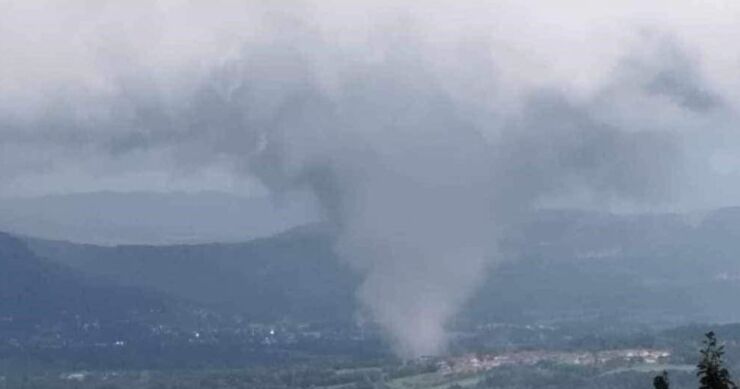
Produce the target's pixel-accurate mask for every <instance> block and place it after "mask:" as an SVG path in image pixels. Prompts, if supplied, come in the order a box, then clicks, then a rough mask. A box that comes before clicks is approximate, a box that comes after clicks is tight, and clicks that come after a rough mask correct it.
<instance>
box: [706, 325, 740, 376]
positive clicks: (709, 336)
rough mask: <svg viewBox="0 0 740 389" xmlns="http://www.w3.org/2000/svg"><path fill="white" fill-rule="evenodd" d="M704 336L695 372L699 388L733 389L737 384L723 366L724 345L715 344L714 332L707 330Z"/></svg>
mask: <svg viewBox="0 0 740 389" xmlns="http://www.w3.org/2000/svg"><path fill="white" fill-rule="evenodd" d="M704 336H706V339H704V342H703V343H704V348H703V349H701V361H700V362H699V364H698V365H697V368H698V369H699V370H698V371H697V373H696V375H697V376H698V377H700V379H699V383H700V384H701V385H700V386H699V389H735V388H737V386H736V385H735V383H734V382H732V379H731V377H730V372H729V371H728V370H727V369H726V368H725V367H724V362H723V361H722V356H723V355H724V354H725V347H724V346H722V345H718V344H717V338H716V337H715V336H714V332H713V331H710V332H707V333H706V334H705V335H704Z"/></svg>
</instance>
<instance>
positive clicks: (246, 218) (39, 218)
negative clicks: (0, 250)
mask: <svg viewBox="0 0 740 389" xmlns="http://www.w3.org/2000/svg"><path fill="white" fill-rule="evenodd" d="M316 217H317V216H316V210H315V208H314V207H313V206H312V203H311V199H310V198H308V197H307V196H303V195H291V196H284V197H283V198H279V199H276V198H275V197H274V196H273V197H265V196H256V197H246V196H240V195H234V194H228V193H223V192H208V191H205V192H194V193H187V192H167V193H157V192H89V193H70V194H61V195H46V196H39V197H16V198H2V199H1V201H0V230H3V231H7V232H12V233H16V234H20V235H28V236H34V237H41V238H47V239H54V240H64V241H71V242H83V243H95V244H101V245H112V244H177V243H207V242H215V241H218V242H225V241H226V242H228V241H236V242H239V241H245V240H249V239H253V238H258V237H264V236H269V235H273V234H275V233H278V232H281V231H284V230H286V229H288V228H291V227H295V226H297V225H300V224H305V223H309V222H311V221H313V220H315V219H316Z"/></svg>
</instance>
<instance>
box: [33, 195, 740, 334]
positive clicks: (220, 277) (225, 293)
mask: <svg viewBox="0 0 740 389" xmlns="http://www.w3.org/2000/svg"><path fill="white" fill-rule="evenodd" d="M333 239H334V235H333V231H332V229H330V228H328V227H327V226H325V225H320V224H312V225H307V226H304V227H300V228H296V229H293V230H291V231H288V232H285V233H282V234H278V235H276V236H273V237H270V238H263V239H257V240H253V241H249V242H245V243H212V244H196V245H175V246H159V247H155V246H143V245H138V246H126V245H123V246H115V247H102V246H95V245H79V244H70V243H65V242H55V241H46V240H39V239H29V240H28V243H29V246H30V247H31V248H32V250H33V251H34V252H35V253H36V254H38V255H39V256H42V257H46V258H50V259H52V260H54V261H58V262H60V263H63V264H65V265H67V266H70V267H73V268H75V269H78V270H80V271H82V272H83V273H86V274H88V275H92V276H96V277H103V278H105V279H108V280H109V281H111V282H114V283H116V284H119V285H126V286H133V287H145V288H152V289H155V290H158V291H161V292H164V293H168V294H172V295H174V296H178V297H181V298H184V299H188V300H190V301H194V302H197V303H199V304H204V305H205V306H208V307H212V308H215V309H221V310H225V311H229V312H239V313H241V314H244V315H245V316H246V317H248V318H250V319H252V320H256V321H273V320H281V319H288V320H297V321H340V322H347V321H352V320H354V319H355V318H356V317H357V316H356V315H357V310H358V307H357V306H356V300H355V298H354V293H355V291H356V289H357V287H358V285H359V283H360V281H361V279H360V277H359V276H358V275H357V274H355V273H354V272H353V271H352V270H351V269H350V268H349V267H348V266H346V265H345V264H344V263H343V262H342V261H341V260H340V259H339V258H337V257H336V254H335V253H334V251H333ZM739 249H740V209H736V208H726V209H719V210H716V211H713V212H709V213H707V214H706V215H703V216H702V217H697V216H686V215H678V214H648V215H613V214H608V213H598V212H587V211H555V210H552V211H540V212H537V213H535V214H533V215H531V217H530V219H529V220H526V221H525V222H524V223H523V227H522V228H521V229H519V230H517V231H516V233H514V232H512V233H509V234H508V235H507V238H506V239H505V240H504V242H502V244H501V254H500V255H502V256H503V257H504V258H505V259H506V261H505V262H504V263H503V264H502V265H501V266H499V267H498V268H496V269H491V271H490V272H489V273H488V275H487V279H486V282H485V283H484V285H483V286H482V287H481V288H480V289H479V290H478V291H477V292H476V294H475V295H474V296H473V298H472V300H471V301H470V303H469V304H468V305H467V309H466V310H465V311H464V314H463V315H460V317H459V318H458V319H457V320H456V321H458V322H467V321H475V322H480V321H502V322H507V321H516V322H522V321H523V322H531V321H569V320H584V319H594V320H611V321H615V320H617V321H618V320H625V321H632V322H641V323H653V324H664V325H673V324H679V323H687V322H693V321H710V322H723V321H731V320H738V319H740V310H738V308H740V306H738V303H737V301H736V299H735V296H737V294H738V293H740V266H738V265H737V264H736V261H735V254H734V253H736V252H738V250H739Z"/></svg>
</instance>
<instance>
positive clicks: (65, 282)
mask: <svg viewBox="0 0 740 389" xmlns="http://www.w3.org/2000/svg"><path fill="white" fill-rule="evenodd" d="M0 269H1V270H2V271H0V329H2V331H3V335H6V336H7V335H8V334H9V333H15V332H17V333H27V332H32V331H34V330H37V329H38V328H42V327H43V328H52V327H53V328H62V327H75V328H76V327H80V326H82V324H83V323H92V322H94V323H97V324H101V323H103V324H106V323H107V324H110V323H118V324H120V323H123V322H127V323H133V322H136V321H141V320H144V319H147V320H163V319H164V318H165V317H169V316H170V315H174V314H176V312H174V310H176V309H178V308H177V307H178V304H179V303H177V300H176V299H174V298H170V297H166V296H164V295H163V294H161V293H159V292H155V291H146V290H143V289H141V288H132V287H125V286H120V285H116V284H111V283H105V282H101V281H100V280H96V279H94V278H92V277H90V276H87V275H83V274H80V273H79V272H78V271H75V270H73V269H71V268H68V267H67V266H65V265H62V264H59V263H55V262H50V261H48V260H46V259H42V258H40V257H38V256H37V255H35V254H34V253H33V252H31V251H30V250H29V249H28V247H27V246H26V244H25V243H24V242H22V241H21V240H19V239H17V238H14V237H12V236H10V235H7V234H4V233H0Z"/></svg>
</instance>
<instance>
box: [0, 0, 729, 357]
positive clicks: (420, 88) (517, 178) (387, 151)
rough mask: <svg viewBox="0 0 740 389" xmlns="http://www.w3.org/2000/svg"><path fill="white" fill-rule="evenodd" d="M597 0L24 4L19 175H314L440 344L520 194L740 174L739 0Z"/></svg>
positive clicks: (647, 192)
mask: <svg viewBox="0 0 740 389" xmlns="http://www.w3.org/2000/svg"><path fill="white" fill-rule="evenodd" d="M597 3H599V2H589V3H588V4H576V3H575V2H574V3H573V5H572V7H568V6H559V7H557V8H552V5H549V4H548V3H547V2H524V3H522V2H511V3H509V2H500V3H497V5H495V6H491V5H484V4H473V3H465V4H462V5H456V6H450V5H442V4H436V5H435V4H433V3H426V2H425V3H424V4H421V3H419V4H417V3H412V2H408V3H402V5H394V6H390V5H388V4H385V5H384V4H382V3H374V4H373V5H369V4H364V5H363V4H353V6H352V7H350V6H348V5H342V4H330V2H320V3H312V2H302V3H292V4H291V5H289V6H288V5H283V6H276V5H267V4H261V3H243V2H226V1H224V2H215V3H214V4H209V5H208V6H205V5H198V4H196V3H191V2H185V1H160V2H153V3H150V4H148V5H144V4H143V3H137V5H131V4H128V3H126V2H112V1H111V2H82V1H80V2H72V4H69V5H66V6H65V7H60V6H58V5H55V4H56V3H55V2H41V1H35V2H21V1H4V2H1V3H0V5H2V6H3V7H4V8H7V9H9V11H8V12H4V13H3V15H2V16H0V46H2V48H3V51H4V52H5V53H7V54H9V55H3V56H2V59H0V137H2V138H0V139H1V142H0V190H1V191H2V192H3V193H10V194H13V193H14V191H15V192H22V191H24V190H27V191H31V192H33V191H37V192H43V191H45V190H46V191H54V190H58V189H59V188H55V187H44V185H45V184H44V183H49V182H55V181H54V177H57V181H56V182H57V183H59V184H60V185H61V188H62V189H61V190H62V191H65V190H66V191H70V190H73V188H74V186H75V185H82V186H84V185H86V183H87V184H89V183H90V182H101V181H102V182H117V183H118V184H117V185H123V187H124V188H125V187H126V186H127V185H130V186H132V187H133V188H135V189H141V186H142V185H144V186H145V185H146V184H145V182H146V180H140V181H138V182H137V179H136V177H137V176H139V175H140V176H141V177H146V173H147V172H148V174H159V175H165V176H167V177H170V178H169V179H171V180H173V182H177V183H182V182H188V183H187V184H183V185H184V186H186V187H195V188H197V187H198V180H199V178H200V177H205V176H207V175H208V174H211V175H212V174H213V172H214V171H218V172H220V173H219V174H221V175H223V176H228V177H237V179H238V180H239V181H242V182H245V183H248V184H244V185H245V186H246V187H248V188H264V189H267V190H269V191H272V192H274V193H284V192H289V191H293V190H304V189H309V190H310V191H312V192H313V194H314V195H315V196H316V198H317V199H318V201H319V203H320V204H321V205H322V209H323V212H324V216H325V218H326V219H327V220H328V221H330V222H331V223H332V224H334V225H335V226H336V228H337V231H338V241H337V247H336V250H337V251H338V253H339V254H340V256H341V257H342V258H343V259H344V260H346V261H347V262H348V263H350V264H352V266H353V267H354V268H355V269H357V271H358V272H360V273H361V274H363V276H364V277H365V281H364V283H363V284H362V287H361V288H360V290H359V291H358V298H359V299H360V301H361V302H362V305H363V307H364V309H365V311H366V312H365V313H368V314H370V315H371V318H372V319H373V320H375V321H377V322H378V323H379V324H380V325H381V326H382V327H383V328H384V329H386V330H387V333H388V336H389V338H390V339H391V340H392V341H393V342H394V344H395V346H396V348H397V351H398V353H399V354H400V355H403V356H419V355H427V354H437V353H440V352H443V351H444V348H445V345H446V335H445V332H446V331H445V329H446V326H447V325H448V324H449V322H450V320H451V319H452V318H453V317H454V315H455V314H456V313H457V312H458V310H459V309H460V308H461V306H462V304H463V303H464V302H465V300H466V298H467V297H468V296H469V295H470V294H471V292H472V291H473V290H474V289H475V287H476V285H477V284H478V283H479V281H480V280H479V278H480V277H481V275H482V274H483V273H484V270H486V268H487V267H489V266H494V265H495V263H496V260H497V258H498V257H497V255H496V241H497V237H498V236H500V234H501V233H502V231H504V230H506V229H509V228H515V226H516V223H517V221H518V220H519V218H520V216H521V215H522V214H523V213H524V212H527V211H528V210H530V209H532V208H533V207H538V206H543V205H553V204H555V205H558V204H559V205H563V204H564V205H568V206H587V207H656V206H666V204H674V205H677V206H680V207H683V206H707V203H706V202H704V199H702V197H701V195H700V192H701V191H699V190H698V188H700V189H703V188H705V187H706V186H707V185H715V184H717V183H719V182H723V180H724V181H727V180H726V177H732V176H734V175H736V174H737V171H736V170H737V167H738V164H739V163H740V161H738V160H737V159H736V158H734V157H733V153H734V151H735V150H736V146H734V140H736V138H737V136H736V135H734V133H733V132H734V131H733V130H734V128H733V126H732V122H733V120H732V119H733V118H734V116H735V111H736V109H735V107H736V106H737V104H736V102H737V101H739V100H738V96H736V90H738V89H736V88H734V86H736V84H737V83H738V81H740V77H737V76H736V75H735V74H734V72H733V65H731V64H732V63H736V61H737V60H738V59H740V56H738V55H736V54H734V53H731V52H729V51H728V50H727V47H725V46H723V45H722V44H721V42H718V41H717V40H718V39H719V40H724V41H725V43H729V42H727V41H726V40H727V39H728V38H727V35H726V34H728V33H735V32H737V33H740V29H735V27H733V23H732V22H733V21H734V20H733V19H732V18H731V17H730V16H728V15H730V14H732V12H731V11H733V10H729V8H730V7H731V5H730V4H720V3H717V4H704V5H702V6H701V7H700V8H697V6H695V5H690V4H686V5H681V4H675V3H674V2H671V3H670V11H671V12H673V13H671V12H667V11H666V9H665V8H662V7H661V5H660V4H653V5H649V6H648V5H643V4H640V5H637V4H635V5H630V4H629V3H627V4H622V5H620V6H619V7H614V5H613V4H611V5H609V4H608V3H607V4H600V5H599V4H597ZM664 6H668V4H664ZM723 7H724V8H723ZM725 8H727V9H725ZM734 11H735V12H737V11H740V9H739V10H734ZM702 17H703V18H705V19H706V20H705V21H702V22H700V23H697V22H696V20H699V19H701V18H702ZM697 18H699V19H697ZM697 24H698V25H697ZM718 139H723V140H722V141H718ZM126 176H128V177H133V178H131V179H130V180H128V181H126V180H124V181H115V180H114V179H115V177H126ZM58 177H69V180H60V179H58ZM106 180H107V181H106ZM111 180H113V181H111ZM21 184H22V185H21ZM47 185H48V184H47ZM137 185H138V186H137ZM173 185H179V184H173ZM218 185H220V184H219V183H217V184H216V186H218ZM204 186H205V185H204ZM18 188H20V189H18ZM112 189H120V188H112ZM204 189H211V188H210V187H205V188H204ZM248 190H252V189H248ZM254 190H259V189H254ZM737 191H738V188H735V187H733V186H732V185H727V186H726V187H725V188H724V189H722V190H718V191H717V193H718V195H717V196H716V197H715V198H713V199H712V201H713V202H714V203H717V204H719V203H722V202H726V201H728V198H732V194H733V193H736V192H737ZM699 200H702V201H699Z"/></svg>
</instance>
